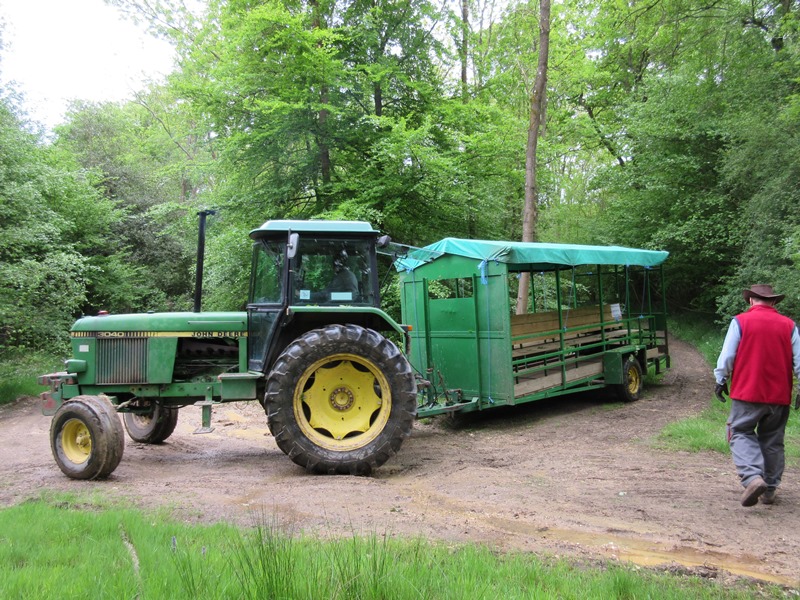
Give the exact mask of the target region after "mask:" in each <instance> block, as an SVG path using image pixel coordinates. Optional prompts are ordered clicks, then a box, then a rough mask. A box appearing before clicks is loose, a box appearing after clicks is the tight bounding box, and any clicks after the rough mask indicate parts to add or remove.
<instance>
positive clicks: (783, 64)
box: [0, 0, 800, 354]
mask: <svg viewBox="0 0 800 600" xmlns="http://www.w3.org/2000/svg"><path fill="white" fill-rule="evenodd" d="M111 3H112V4H114V5H116V6H117V7H118V8H119V10H121V11H123V12H124V13H125V14H127V15H128V16H129V17H131V18H134V19H137V20H139V21H140V22H141V23H143V24H145V25H146V26H148V27H149V28H150V30H151V31H152V32H153V34H154V35H159V36H162V37H165V38H167V39H169V40H171V41H172V42H173V43H174V44H175V46H176V48H177V49H178V56H179V60H178V63H177V64H176V68H175V70H174V72H173V73H172V74H171V75H170V76H169V77H168V79H167V80H166V81H165V82H160V83H158V84H152V85H150V86H149V87H147V88H146V89H142V90H140V91H139V93H137V94H136V96H135V98H133V99H132V100H131V101H129V102H125V103H109V104H91V103H84V102H75V103H74V104H73V105H72V106H71V108H70V110H69V112H68V114H67V117H66V119H65V122H64V123H63V124H62V125H60V126H58V127H57V128H56V129H55V131H53V132H45V131H43V130H42V129H41V127H40V126H38V125H37V124H36V123H33V122H31V121H30V120H29V119H28V118H27V117H26V115H25V113H24V111H23V109H22V108H21V106H22V104H21V101H20V99H19V98H18V97H17V95H16V92H15V90H14V89H13V88H8V89H5V90H3V93H2V99H0V354H2V353H3V352H5V351H10V350H11V349H16V350H18V349H20V348H23V349H32V350H40V349H52V347H53V346H54V345H58V344H60V343H62V342H63V340H64V337H65V335H66V333H67V331H68V329H69V326H70V325H71V323H72V321H73V320H74V318H75V317H76V316H79V315H81V314H94V313H96V312H97V310H100V309H104V310H108V311H111V312H129V311H146V310H183V309H190V308H191V305H192V292H193V284H194V261H195V255H196V244H197V225H198V218H197V212H198V211H200V210H204V209H215V210H216V211H217V212H216V214H215V215H213V216H211V217H209V220H208V239H207V242H206V262H205V275H206V278H205V295H204V301H203V306H204V309H225V310H236V309H240V308H241V307H242V305H243V302H244V301H245V299H246V290H247V284H248V272H249V266H250V265H249V263H250V240H249V238H248V236H247V234H248V232H249V231H250V230H251V229H253V228H255V227H257V226H259V225H260V224H261V223H263V222H264V221H266V220H268V219H272V218H320V217H321V218H343V219H364V220H368V221H370V222H371V223H372V224H373V226H375V227H376V228H379V229H381V230H383V231H385V232H386V233H389V234H390V235H391V236H392V237H393V238H394V239H395V240H396V241H402V242H404V243H408V244H413V245H425V244H428V243H431V242H433V241H436V240H438V239H441V238H442V237H446V236H457V237H470V238H481V239H520V238H521V235H522V207H523V196H524V183H525V149H526V140H527V135H528V126H529V120H530V114H529V111H530V105H531V94H532V93H533V82H534V76H535V72H536V65H537V60H538V51H539V39H540V38H539V25H540V23H539V15H540V6H539V3H538V1H532V2H522V1H515V0H509V1H500V0H439V1H427V0H396V1H391V2H390V1H383V0H351V1H344V0H306V1H284V2H275V1H264V0H210V1H209V2H207V3H202V4H201V5H199V6H200V8H201V9H202V10H198V6H196V5H193V6H192V8H191V10H190V9H189V8H187V7H186V6H185V5H184V4H183V3H182V1H181V0H113V2H111ZM798 16H800V6H799V5H798V3H797V2H795V1H793V0H782V1H780V2H769V1H763V0H628V1H621V0H595V1H594V2H586V1H584V0H562V1H561V2H557V3H554V4H553V5H552V14H551V23H550V27H551V29H550V48H549V60H548V64H549V71H548V81H547V94H546V102H545V107H544V113H543V114H544V120H543V124H542V129H541V131H540V139H539V142H538V159H537V174H538V191H539V195H538V208H539V222H538V228H537V236H538V239H539V241H554V242H565V243H589V244H619V245H627V246H635V247H642V248H651V249H663V250H668V251H669V252H670V258H669V260H668V261H667V263H666V271H667V280H668V306H669V307H670V310H671V312H673V313H679V312H685V311H691V312H693V313H696V314H699V315H701V316H702V317H703V318H707V319H709V320H714V319H717V320H719V321H720V323H724V321H725V319H726V318H727V317H728V316H730V315H731V314H734V313H736V312H738V311H740V310H741V309H742V308H743V307H744V305H743V302H742V300H741V290H742V289H743V288H745V287H748V286H749V285H751V284H753V283H772V284H773V285H774V286H775V287H776V288H777V289H778V291H780V292H782V293H785V294H787V299H786V300H785V301H784V303H783V304H782V305H781V308H782V309H783V311H784V312H786V313H787V314H789V315H790V316H792V317H794V318H798V317H800V278H799V277H798V276H797V275H798V262H799V261H800V210H798V208H800V136H799V135H798V133H799V132H800V127H799V126H800V95H799V94H798V92H799V91H800V31H798V29H800V21H799V20H798ZM1 35H2V32H1V31H0V36H1ZM0 69H2V63H0ZM720 326H721V327H722V325H720Z"/></svg>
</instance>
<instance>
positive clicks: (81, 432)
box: [50, 396, 125, 479]
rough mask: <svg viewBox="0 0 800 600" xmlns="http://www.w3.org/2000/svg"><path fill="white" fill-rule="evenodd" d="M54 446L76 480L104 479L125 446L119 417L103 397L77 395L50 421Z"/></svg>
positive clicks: (63, 467)
mask: <svg viewBox="0 0 800 600" xmlns="http://www.w3.org/2000/svg"><path fill="white" fill-rule="evenodd" d="M50 448H51V449H52V451H53V458H55V459H56V464H58V467H59V468H60V469H61V471H63V473H64V474H65V475H66V476H68V477H71V478H72V479H104V478H106V477H108V476H109V475H110V474H111V473H112V472H113V471H114V469H116V468H117V465H119V462H120V461H121V460H122V453H123V451H124V449H125V434H124V432H123V430H122V424H121V423H120V420H119V416H117V412H116V410H114V407H113V406H111V403H110V402H109V401H108V400H107V399H106V398H104V397H102V396H76V397H75V398H72V399H71V400H68V401H67V402H65V403H64V404H62V405H61V406H60V407H59V409H58V410H57V411H56V413H55V415H53V421H52V423H51V424H50Z"/></svg>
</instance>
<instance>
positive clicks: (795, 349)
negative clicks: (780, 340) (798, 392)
mask: <svg viewBox="0 0 800 600" xmlns="http://www.w3.org/2000/svg"><path fill="white" fill-rule="evenodd" d="M792 357H793V360H792V364H793V365H794V376H795V377H796V378H797V381H798V382H799V383H798V385H800V333H798V332H797V325H795V326H794V331H792Z"/></svg>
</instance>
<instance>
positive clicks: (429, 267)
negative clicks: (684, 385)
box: [397, 238, 669, 417]
mask: <svg viewBox="0 0 800 600" xmlns="http://www.w3.org/2000/svg"><path fill="white" fill-rule="evenodd" d="M667 255H668V253H667V252H662V251H651V250H640V249H633V248H622V247H605V246H603V247H600V246H581V245H569V244H546V243H520V242H501V241H481V240H464V239H454V238H448V239H444V240H442V241H440V242H437V243H435V244H432V245H430V246H427V247H425V248H421V249H417V250H413V251H410V252H409V253H408V254H407V255H406V256H404V257H402V258H400V259H399V260H398V261H397V267H398V269H399V270H400V272H401V290H402V291H401V293H402V311H403V313H402V320H403V322H404V323H405V324H407V325H409V326H410V338H411V352H410V360H411V363H412V364H413V365H414V367H415V369H416V370H417V371H418V372H419V373H422V374H424V378H425V384H424V385H423V386H421V388H422V395H421V398H422V401H421V404H420V406H419V407H418V409H417V415H418V416H420V417H423V416H431V415H436V414H441V413H448V412H457V411H463V412H467V411H474V410H484V409H487V408H491V407H497V406H508V405H515V404H521V403H524V402H530V401H534V400H540V399H543V398H550V397H553V396H558V395H562V394H567V393H573V392H577V391H581V390H590V389H597V388H602V387H607V386H611V387H612V388H613V389H614V390H615V391H616V392H617V393H618V394H619V396H620V397H621V398H622V399H623V400H627V401H630V400H635V399H637V398H638V397H639V394H640V392H641V388H642V382H643V373H645V372H647V370H648V369H651V368H652V369H653V370H654V371H655V372H656V373H660V372H661V371H662V370H664V369H666V368H668V367H669V349H668V342H667V323H666V306H665V302H664V297H665V294H664V291H665V290H664V277H663V268H662V264H663V262H664V260H665V259H666V258H667ZM522 276H526V277H528V278H529V282H530V284H529V289H530V294H528V295H527V296H526V301H525V306H524V307H523V310H517V303H518V299H517V296H518V289H519V285H520V278H521V277H522Z"/></svg>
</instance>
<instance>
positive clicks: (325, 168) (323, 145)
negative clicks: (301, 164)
mask: <svg viewBox="0 0 800 600" xmlns="http://www.w3.org/2000/svg"><path fill="white" fill-rule="evenodd" d="M308 4H309V6H310V7H311V10H312V12H313V17H312V23H311V26H312V27H313V28H314V29H322V28H323V27H326V25H325V22H324V21H323V20H322V16H321V14H320V11H321V9H320V6H319V2H318V1H317V0H309V3H308ZM319 96H320V98H319V99H320V103H321V104H322V105H323V106H325V105H327V104H328V86H327V85H326V84H325V82H324V81H323V82H321V85H320V94H319ZM327 120H328V109H327V108H321V109H320V110H319V112H318V114H317V123H318V125H319V131H318V133H317V144H318V147H319V166H320V175H321V176H322V186H323V188H324V187H325V186H327V184H329V183H330V182H331V154H330V149H329V148H328V141H327V139H328V135H327ZM321 203H322V204H324V202H321V198H320V190H319V189H317V204H321Z"/></svg>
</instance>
